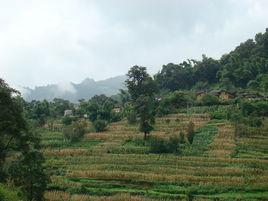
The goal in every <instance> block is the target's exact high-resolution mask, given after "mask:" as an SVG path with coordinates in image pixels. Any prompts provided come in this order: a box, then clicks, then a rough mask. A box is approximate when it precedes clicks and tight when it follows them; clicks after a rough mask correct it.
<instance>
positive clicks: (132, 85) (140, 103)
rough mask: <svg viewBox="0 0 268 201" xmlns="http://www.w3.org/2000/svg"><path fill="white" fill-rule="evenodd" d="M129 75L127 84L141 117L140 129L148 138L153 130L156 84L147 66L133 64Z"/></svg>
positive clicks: (135, 107) (145, 137)
mask: <svg viewBox="0 0 268 201" xmlns="http://www.w3.org/2000/svg"><path fill="white" fill-rule="evenodd" d="M127 76H128V79H127V80H126V85H127V88H128V92H129V94H130V96H131V101H132V104H133V106H134V109H135V111H136V113H137V116H138V118H139V130H140V131H141V132H143V133H144V139H145V140H146V139H147V135H148V134H149V133H150V132H151V131H152V130H153V124H154V116H155V112H154V94H155V92H156V89H157V88H156V84H155V82H154V80H153V79H152V77H151V76H150V75H149V74H148V73H147V71H146V67H142V66H133V67H132V68H131V69H130V70H129V71H128V73H127Z"/></svg>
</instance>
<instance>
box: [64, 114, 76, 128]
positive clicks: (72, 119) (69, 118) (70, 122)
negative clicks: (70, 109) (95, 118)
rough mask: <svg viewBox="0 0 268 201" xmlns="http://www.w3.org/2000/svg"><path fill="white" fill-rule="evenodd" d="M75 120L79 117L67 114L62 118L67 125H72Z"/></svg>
mask: <svg viewBox="0 0 268 201" xmlns="http://www.w3.org/2000/svg"><path fill="white" fill-rule="evenodd" d="M74 121H77V117H70V116H65V117H63V118H62V119H61V122H62V123H63V124H64V125H66V126H67V125H71V124H72V122H74Z"/></svg>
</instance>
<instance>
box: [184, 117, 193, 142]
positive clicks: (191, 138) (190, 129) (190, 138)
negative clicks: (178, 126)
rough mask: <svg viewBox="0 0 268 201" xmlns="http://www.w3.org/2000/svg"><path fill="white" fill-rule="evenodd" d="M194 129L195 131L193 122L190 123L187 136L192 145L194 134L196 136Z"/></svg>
mask: <svg viewBox="0 0 268 201" xmlns="http://www.w3.org/2000/svg"><path fill="white" fill-rule="evenodd" d="M194 129H195V125H194V123H193V122H192V121H190V122H189V123H188V125H187V128H186V135H187V139H188V142H189V143H190V144H192V143H193V141H194V134H195V131H194Z"/></svg>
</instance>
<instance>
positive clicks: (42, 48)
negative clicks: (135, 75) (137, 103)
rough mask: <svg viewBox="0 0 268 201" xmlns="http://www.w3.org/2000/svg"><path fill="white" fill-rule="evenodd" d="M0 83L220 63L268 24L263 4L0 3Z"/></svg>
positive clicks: (248, 0)
mask: <svg viewBox="0 0 268 201" xmlns="http://www.w3.org/2000/svg"><path fill="white" fill-rule="evenodd" d="M0 5H1V7H0V77H3V78H4V79H6V80H7V81H8V82H10V83H11V84H13V85H22V86H31V87H32V86H35V85H45V84H49V83H58V82H64V83H65V82H68V81H74V82H79V81H81V80H83V79H84V78H85V77H92V78H94V79H104V78H108V77H111V76H115V75H120V74H125V73H126V72H127V70H128V68H129V67H130V66H132V65H135V64H138V65H145V66H147V67H148V68H149V69H148V70H149V72H151V73H155V72H156V71H158V70H160V68H161V66H162V64H166V63H168V62H180V61H182V60H183V59H187V58H200V57H201V55H202V54H203V53H205V54H207V55H208V56H213V57H216V58H219V57H220V55H222V54H223V53H226V52H228V51H230V50H231V49H233V48H234V47H235V46H236V45H238V44H239V43H240V42H243V41H244V40H246V39H248V38H252V37H254V35H255V34H256V33H258V32H263V31H264V30H265V28H266V27H267V26H268V24H267V19H268V12H267V10H268V1H264V0H244V1H237V0H227V1H214V0H203V1H195V0H188V1H186V0H181V1H177V0H169V1H164V0H146V1H144V0H132V1H131V0H129V1H126V0H109V1H107V0H102V1H100V0H57V1H55V0H46V1H42V0H9V1H5V0H0Z"/></svg>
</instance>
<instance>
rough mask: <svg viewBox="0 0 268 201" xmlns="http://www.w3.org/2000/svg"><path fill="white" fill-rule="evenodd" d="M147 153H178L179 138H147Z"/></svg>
mask: <svg viewBox="0 0 268 201" xmlns="http://www.w3.org/2000/svg"><path fill="white" fill-rule="evenodd" d="M148 143H149V152H150V153H156V154H157V153H178V152H179V144H180V138H179V136H175V135H174V136H171V137H170V138H169V139H167V140H165V139H162V138H157V137H150V138H149V141H148Z"/></svg>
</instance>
